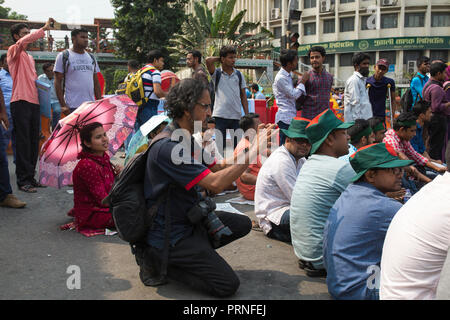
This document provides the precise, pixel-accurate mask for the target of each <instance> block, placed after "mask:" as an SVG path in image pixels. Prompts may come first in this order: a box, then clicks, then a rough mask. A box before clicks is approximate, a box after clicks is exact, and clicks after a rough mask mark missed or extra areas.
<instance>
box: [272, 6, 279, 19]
mask: <svg viewBox="0 0 450 320" xmlns="http://www.w3.org/2000/svg"><path fill="white" fill-rule="evenodd" d="M270 18H271V19H272V20H275V19H280V18H281V10H280V8H272V11H271V13H270Z"/></svg>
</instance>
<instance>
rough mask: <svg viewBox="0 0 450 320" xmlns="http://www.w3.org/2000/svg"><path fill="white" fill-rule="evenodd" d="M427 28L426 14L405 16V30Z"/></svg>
mask: <svg viewBox="0 0 450 320" xmlns="http://www.w3.org/2000/svg"><path fill="white" fill-rule="evenodd" d="M424 26H425V13H420V12H419V13H407V14H405V28H422V27H424Z"/></svg>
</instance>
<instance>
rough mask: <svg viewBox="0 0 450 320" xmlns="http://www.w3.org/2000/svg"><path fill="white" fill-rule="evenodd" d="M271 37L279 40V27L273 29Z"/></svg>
mask: <svg viewBox="0 0 450 320" xmlns="http://www.w3.org/2000/svg"><path fill="white" fill-rule="evenodd" d="M273 37H274V38H275V39H281V27H276V28H273Z"/></svg>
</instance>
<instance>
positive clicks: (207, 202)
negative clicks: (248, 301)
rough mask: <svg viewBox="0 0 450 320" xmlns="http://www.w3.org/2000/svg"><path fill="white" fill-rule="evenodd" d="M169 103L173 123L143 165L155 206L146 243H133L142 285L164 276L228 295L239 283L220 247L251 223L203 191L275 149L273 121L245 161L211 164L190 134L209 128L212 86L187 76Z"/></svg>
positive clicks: (214, 187) (158, 282)
mask: <svg viewBox="0 0 450 320" xmlns="http://www.w3.org/2000/svg"><path fill="white" fill-rule="evenodd" d="M166 108H167V111H168V116H169V117H170V118H171V119H173V121H172V123H171V124H170V125H168V126H167V127H166V128H165V129H164V130H163V132H162V133H161V134H160V135H159V136H157V137H155V139H154V140H153V141H155V142H154V144H153V145H152V146H150V150H149V151H148V157H147V167H146V170H145V178H144V196H145V199H146V203H147V208H149V209H150V208H155V207H154V205H155V206H156V208H155V209H154V210H155V218H154V220H153V223H152V226H151V228H150V230H149V232H148V235H147V239H146V245H145V246H141V247H140V248H136V260H137V262H138V264H139V265H140V268H141V269H140V278H141V281H142V282H143V283H144V284H145V285H148V286H157V285H162V284H164V283H166V282H167V280H166V276H167V278H169V279H175V280H177V281H180V282H182V283H185V284H187V285H188V286H189V287H191V288H194V289H197V290H201V291H204V292H207V293H209V294H211V295H213V296H216V297H227V296H230V295H232V294H234V293H235V292H236V290H237V289H238V287H239V284H240V282H239V278H238V277H237V275H236V274H235V273H234V271H233V269H232V268H231V267H230V266H229V265H228V263H227V262H226V261H225V260H224V259H223V258H222V257H220V256H219V254H218V253H217V252H216V250H215V249H217V248H219V247H222V246H224V245H226V244H228V243H230V242H232V241H234V240H237V239H239V238H241V237H243V236H245V235H246V234H247V233H248V232H250V230H251V221H250V219H249V218H248V217H247V216H243V215H236V214H232V213H227V212H216V213H215V212H214V210H215V204H214V202H213V201H212V200H211V198H210V197H209V196H208V192H206V194H205V193H203V192H202V189H203V190H207V191H212V192H214V193H216V194H217V193H220V192H222V191H223V190H224V189H225V188H226V187H227V186H229V185H230V184H231V183H232V182H233V181H235V180H236V179H237V178H238V177H239V176H240V175H241V174H242V173H243V172H244V171H245V170H246V169H247V167H248V165H249V164H250V163H252V162H254V161H256V158H257V156H258V154H259V153H262V154H265V152H266V150H267V148H268V147H270V144H268V143H267V141H271V139H272V136H275V135H276V134H277V133H278V130H273V131H272V130H271V129H272V128H273V127H274V126H271V127H270V128H269V129H266V128H265V129H262V130H261V131H260V132H259V134H258V136H257V137H255V140H253V141H252V143H251V145H250V146H249V148H246V149H245V150H244V152H243V153H242V154H241V155H240V156H241V159H242V160H244V161H242V162H240V163H241V164H239V162H238V164H230V163H232V161H228V160H225V161H222V162H220V163H216V162H213V163H212V164H209V165H208V164H207V163H205V161H203V159H201V158H200V157H199V156H200V154H203V150H202V149H201V148H200V147H199V146H197V147H196V146H195V141H194V138H193V137H192V134H193V133H194V127H195V122H197V121H200V122H202V125H203V127H205V126H207V119H208V117H210V116H211V98H210V95H209V91H208V87H207V86H206V85H205V84H204V83H203V82H201V81H197V80H194V79H184V80H182V81H180V82H179V83H177V84H176V85H175V86H174V87H173V88H172V89H171V90H170V91H169V93H168V95H167V106H166ZM266 138H267V139H266ZM180 140H181V141H180ZM255 142H257V143H255ZM192 150H193V151H194V152H192ZM197 151H200V152H197ZM233 160H234V158H233Z"/></svg>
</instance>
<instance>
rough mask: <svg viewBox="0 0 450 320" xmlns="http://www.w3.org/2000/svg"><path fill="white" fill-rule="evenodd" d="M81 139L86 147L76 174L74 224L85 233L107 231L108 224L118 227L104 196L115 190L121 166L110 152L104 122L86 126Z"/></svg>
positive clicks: (74, 177)
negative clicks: (103, 202) (104, 203)
mask: <svg viewBox="0 0 450 320" xmlns="http://www.w3.org/2000/svg"><path fill="white" fill-rule="evenodd" d="M80 140H81V147H82V149H83V150H82V151H81V152H80V153H79V154H78V159H80V161H79V162H78V164H77V166H76V167H75V169H74V171H73V177H72V179H73V191H74V199H73V202H74V207H73V209H72V210H70V211H69V213H68V215H69V216H72V217H74V224H73V227H75V228H76V230H77V231H78V232H80V233H82V234H84V235H85V236H92V235H97V234H104V233H105V228H108V229H109V228H114V221H113V218H112V215H111V213H110V211H109V207H108V206H106V205H103V204H102V200H103V199H104V198H105V197H106V196H107V195H108V193H109V191H110V190H111V188H112V185H113V183H114V178H115V177H116V175H117V174H118V170H117V169H116V167H115V166H114V165H113V164H112V163H111V161H110V158H109V156H108V154H107V153H106V151H107V150H108V143H109V139H108V137H107V136H106V132H105V130H104V129H103V126H102V124H101V123H98V122H94V123H90V124H87V125H86V126H84V127H83V128H82V129H81V130H80Z"/></svg>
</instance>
